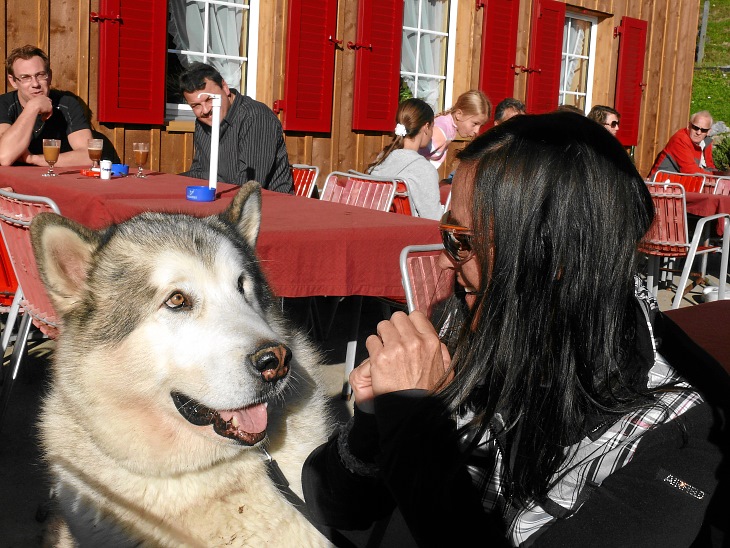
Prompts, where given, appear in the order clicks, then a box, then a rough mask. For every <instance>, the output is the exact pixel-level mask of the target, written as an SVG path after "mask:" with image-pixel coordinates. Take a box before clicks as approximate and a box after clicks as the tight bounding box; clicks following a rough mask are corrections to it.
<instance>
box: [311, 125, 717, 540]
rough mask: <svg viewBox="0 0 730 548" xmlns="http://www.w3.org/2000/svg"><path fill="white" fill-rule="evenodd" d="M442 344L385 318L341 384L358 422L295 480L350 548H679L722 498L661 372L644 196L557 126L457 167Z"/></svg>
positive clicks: (511, 130)
mask: <svg viewBox="0 0 730 548" xmlns="http://www.w3.org/2000/svg"><path fill="white" fill-rule="evenodd" d="M459 159H460V160H461V161H460V163H459V166H458V168H457V170H456V175H455V178H454V183H453V194H452V201H451V210H450V211H448V212H446V213H445V215H444V218H443V219H442V222H441V226H440V230H441V233H442V237H443V242H444V246H445V249H444V252H443V253H442V255H441V257H440V258H439V264H440V266H441V268H443V269H444V270H454V272H455V275H456V281H457V291H456V294H455V296H454V298H453V300H452V302H451V303H450V305H448V306H446V307H444V309H443V311H442V312H443V316H442V317H439V318H434V320H435V324H436V326H437V327H438V329H437V328H436V327H434V325H433V324H432V323H431V321H429V319H428V318H426V317H425V316H424V315H423V314H422V313H421V312H418V311H416V312H413V313H411V314H410V315H406V314H405V313H402V312H396V313H395V314H394V315H393V316H392V317H391V319H390V320H386V321H382V322H381V323H379V324H378V326H377V334H374V335H371V336H370V337H368V339H367V341H366V345H367V349H368V353H369V357H368V359H366V360H365V361H364V362H363V363H362V364H361V365H360V366H359V367H357V368H356V369H355V370H354V371H353V373H352V374H351V376H350V383H351V386H352V388H353V393H354V398H355V409H354V416H353V418H352V420H351V421H350V422H348V423H347V424H346V425H345V426H343V427H342V428H340V429H339V431H338V432H336V433H335V435H333V436H332V438H331V439H330V440H329V441H328V442H327V443H326V444H325V445H323V446H321V447H319V448H318V449H317V450H315V451H314V452H313V453H312V454H311V455H310V456H309V458H308V460H307V462H306V463H305V466H304V470H303V487H304V494H305V497H306V501H307V504H308V506H309V508H310V509H311V511H312V514H313V516H314V518H315V519H316V520H317V521H318V522H320V523H321V524H323V526H325V527H328V528H330V535H331V538H332V539H333V540H334V541H335V543H336V544H338V545H341V546H352V545H355V546H413V545H416V546H473V545H476V544H478V545H482V546H535V547H538V546H561V547H563V546H591V547H592V548H596V547H600V546H623V547H627V546H634V547H645V546H689V545H690V544H691V543H692V542H693V541H694V539H695V537H696V536H697V535H698V531H699V530H700V526H701V524H702V521H703V517H704V515H705V511H706V509H707V507H708V503H709V501H710V499H711V497H712V495H713V492H714V491H715V489H716V486H717V483H718V467H719V465H720V462H721V460H722V451H721V448H720V447H718V445H717V444H718V443H719V442H718V439H717V437H716V425H715V423H714V422H713V414H712V410H711V409H710V407H709V405H708V404H707V403H706V402H705V401H704V400H703V398H702V396H701V395H700V394H699V393H698V391H697V390H696V389H695V388H694V387H693V386H691V385H690V384H689V383H688V382H687V381H686V380H685V379H684V378H682V376H681V375H679V374H678V372H677V370H676V369H675V367H674V366H673V364H672V363H671V362H670V361H668V360H667V359H666V357H665V356H663V355H662V353H661V350H662V347H661V346H660V338H659V337H657V336H655V333H654V320H655V318H657V317H658V315H659V311H658V308H657V304H656V301H655V299H654V297H653V296H652V295H651V294H650V292H649V291H648V290H647V289H646V288H645V286H644V284H643V282H642V281H641V279H640V278H639V277H638V276H637V272H638V255H637V245H638V243H639V242H640V241H641V239H642V237H643V236H644V234H645V233H646V231H647V229H648V227H649V226H650V224H651V222H652V220H653V216H654V213H653V206H652V201H651V197H650V195H649V193H648V191H647V189H646V185H645V183H644V182H643V180H642V178H641V176H640V175H639V174H638V173H637V171H636V169H635V167H634V166H633V164H632V162H631V160H630V159H629V157H628V156H627V155H626V153H625V151H624V149H623V147H622V146H621V144H620V143H619V142H618V141H617V140H616V139H615V138H614V137H613V136H612V135H611V134H610V133H609V132H607V131H605V130H604V129H603V128H602V127H601V126H599V125H598V124H596V123H595V122H593V121H592V120H588V119H586V118H585V117H583V116H578V115H576V114H573V113H568V112H558V113H551V114H545V115H540V116H533V115H522V116H517V117H515V118H514V119H512V120H510V122H509V123H506V124H502V125H499V126H497V127H496V128H494V129H492V130H490V131H488V132H486V133H484V134H483V135H482V136H480V137H478V138H477V139H475V140H474V141H473V142H472V143H471V144H470V145H469V146H467V147H466V148H465V149H464V150H463V151H462V152H461V153H460V154H459Z"/></svg>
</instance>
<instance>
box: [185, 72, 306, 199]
mask: <svg viewBox="0 0 730 548" xmlns="http://www.w3.org/2000/svg"><path fill="white" fill-rule="evenodd" d="M180 89H181V90H182V94H183V97H185V100H186V101H187V102H188V104H189V105H190V107H191V108H192V109H193V113H194V114H195V117H196V120H195V133H194V134H193V147H194V153H193V162H192V165H191V166H190V169H189V170H188V171H186V172H184V173H182V175H186V176H188V177H196V178H198V179H206V180H207V179H208V174H209V172H210V149H211V132H212V124H213V105H212V100H211V98H210V97H209V96H207V95H205V94H206V93H214V94H217V95H220V96H221V111H220V120H221V123H220V140H219V144H218V146H219V152H218V178H217V180H219V181H223V182H225V183H231V184H234V185H242V184H244V183H246V182H248V181H257V182H258V183H259V184H261V188H265V189H268V190H273V191H276V192H284V193H292V192H293V190H294V183H293V181H292V176H291V171H290V167H289V157H288V155H287V152H286V143H285V142H284V131H283V130H282V128H281V122H279V119H278V118H277V117H276V115H275V114H274V113H273V111H272V110H271V109H270V108H269V107H267V106H266V105H264V104H263V103H260V102H259V101H255V100H253V99H251V98H250V97H248V96H246V95H242V94H240V93H238V91H236V90H235V89H232V88H230V87H229V86H228V84H227V83H226V81H225V80H223V77H222V76H221V75H220V73H219V72H218V71H217V70H216V69H215V68H213V67H212V66H210V65H206V64H205V63H193V64H192V65H191V66H190V67H189V68H188V69H187V70H186V71H185V72H183V73H182V74H181V75H180ZM200 94H202V95H200Z"/></svg>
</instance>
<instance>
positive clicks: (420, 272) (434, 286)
mask: <svg viewBox="0 0 730 548" xmlns="http://www.w3.org/2000/svg"><path fill="white" fill-rule="evenodd" d="M443 248H444V246H443V244H429V245H409V246H406V247H404V248H403V250H402V251H401V253H400V272H401V279H402V281H403V289H404V290H405V293H406V303H407V304H408V312H413V311H414V310H420V311H421V312H423V313H424V314H426V315H427V316H429V317H431V314H432V312H433V308H434V306H435V305H437V304H438V303H440V302H442V301H444V300H446V299H447V298H449V297H450V296H451V295H452V294H453V293H454V271H453V270H442V269H441V268H440V267H439V266H438V264H437V263H438V258H439V255H440V254H441V251H442V250H443Z"/></svg>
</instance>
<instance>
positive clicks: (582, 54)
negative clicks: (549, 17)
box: [559, 13, 597, 112]
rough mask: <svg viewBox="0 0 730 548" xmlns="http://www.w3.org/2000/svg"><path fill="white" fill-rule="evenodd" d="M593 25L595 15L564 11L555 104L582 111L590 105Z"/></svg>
mask: <svg viewBox="0 0 730 548" xmlns="http://www.w3.org/2000/svg"><path fill="white" fill-rule="evenodd" d="M596 24H597V20H596V18H595V17H587V16H584V15H578V14H573V13H568V14H566V16H565V25H564V27H563V56H562V62H561V64H560V98H559V103H560V104H561V105H573V106H576V107H578V108H579V109H581V110H582V111H584V112H588V110H590V108H591V89H592V85H593V64H594V62H595V51H596V31H595V30H596Z"/></svg>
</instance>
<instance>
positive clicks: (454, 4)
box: [400, 0, 459, 110]
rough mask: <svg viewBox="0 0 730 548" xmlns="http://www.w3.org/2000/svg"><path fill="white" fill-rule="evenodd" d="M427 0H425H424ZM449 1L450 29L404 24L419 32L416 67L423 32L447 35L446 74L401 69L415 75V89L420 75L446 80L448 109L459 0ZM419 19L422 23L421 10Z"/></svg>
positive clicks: (445, 100)
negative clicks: (422, 28)
mask: <svg viewBox="0 0 730 548" xmlns="http://www.w3.org/2000/svg"><path fill="white" fill-rule="evenodd" d="M422 1H425V0H422ZM448 1H449V29H448V31H447V32H445V33H444V32H438V31H432V30H427V31H423V30H421V29H420V28H416V27H408V26H406V25H403V30H404V31H408V32H415V33H416V34H417V36H418V37H417V39H416V69H417V68H418V58H419V55H420V49H421V40H420V35H421V34H432V35H436V36H445V37H446V74H445V75H444V76H442V75H440V74H425V73H419V72H410V71H403V70H401V71H400V75H401V76H412V77H414V83H415V85H414V87H415V89H418V78H419V77H420V76H427V77H429V78H436V79H439V80H443V81H445V84H444V105H443V109H444V110H448V109H449V108H451V105H452V100H453V97H454V60H455V59H456V16H457V11H458V4H459V1H458V0H448ZM404 2H405V0H404ZM421 6H422V2H419V10H420V8H421ZM418 21H419V25H420V21H421V13H420V11H419V14H418Z"/></svg>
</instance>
